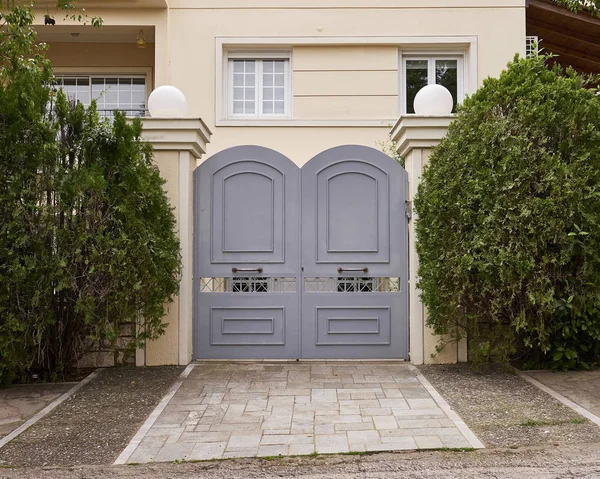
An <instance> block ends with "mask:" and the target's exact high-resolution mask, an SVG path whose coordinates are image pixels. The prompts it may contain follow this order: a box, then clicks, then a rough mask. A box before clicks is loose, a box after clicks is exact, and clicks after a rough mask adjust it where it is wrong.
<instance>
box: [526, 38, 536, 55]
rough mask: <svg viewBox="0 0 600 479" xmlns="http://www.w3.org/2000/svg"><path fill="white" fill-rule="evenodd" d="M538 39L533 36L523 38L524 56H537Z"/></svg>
mask: <svg viewBox="0 0 600 479" xmlns="http://www.w3.org/2000/svg"><path fill="white" fill-rule="evenodd" d="M538 44H539V38H538V37H537V36H535V35H529V36H527V37H525V56H528V57H530V56H533V55H537V53H538V51H539V48H538Z"/></svg>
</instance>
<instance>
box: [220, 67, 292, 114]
mask: <svg viewBox="0 0 600 479" xmlns="http://www.w3.org/2000/svg"><path fill="white" fill-rule="evenodd" d="M289 68H290V59H289V57H274V58H260V59H259V58H245V57H244V58H236V57H229V60H228V70H229V71H228V85H227V111H228V117H229V118H233V119H235V118H240V119H247V118H287V117H289V116H290V98H291V91H290V72H289Z"/></svg>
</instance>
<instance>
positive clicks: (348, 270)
mask: <svg viewBox="0 0 600 479" xmlns="http://www.w3.org/2000/svg"><path fill="white" fill-rule="evenodd" d="M337 272H338V273H340V274H342V273H368V272H369V268H367V267H366V266H365V267H364V268H342V267H339V268H338V269H337Z"/></svg>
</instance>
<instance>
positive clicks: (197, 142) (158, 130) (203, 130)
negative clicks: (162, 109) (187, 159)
mask: <svg viewBox="0 0 600 479" xmlns="http://www.w3.org/2000/svg"><path fill="white" fill-rule="evenodd" d="M142 122H143V125H144V126H143V130H142V140H144V141H147V142H148V143H151V144H152V146H153V147H154V149H155V150H163V151H165V150H166V151H187V152H189V153H190V154H191V155H192V156H193V157H194V158H195V159H200V158H201V157H202V155H203V154H204V153H206V144H207V143H208V142H209V141H210V137H211V135H212V132H211V131H210V130H209V129H208V127H207V126H206V124H205V123H204V122H203V121H202V120H201V119H200V118H144V119H143V120H142Z"/></svg>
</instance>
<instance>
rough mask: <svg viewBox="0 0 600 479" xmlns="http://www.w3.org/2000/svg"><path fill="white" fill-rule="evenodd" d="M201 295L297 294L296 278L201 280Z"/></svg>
mask: <svg viewBox="0 0 600 479" xmlns="http://www.w3.org/2000/svg"><path fill="white" fill-rule="evenodd" d="M200 292H201V293H295V292H296V278H255V277H249V278H200Z"/></svg>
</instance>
